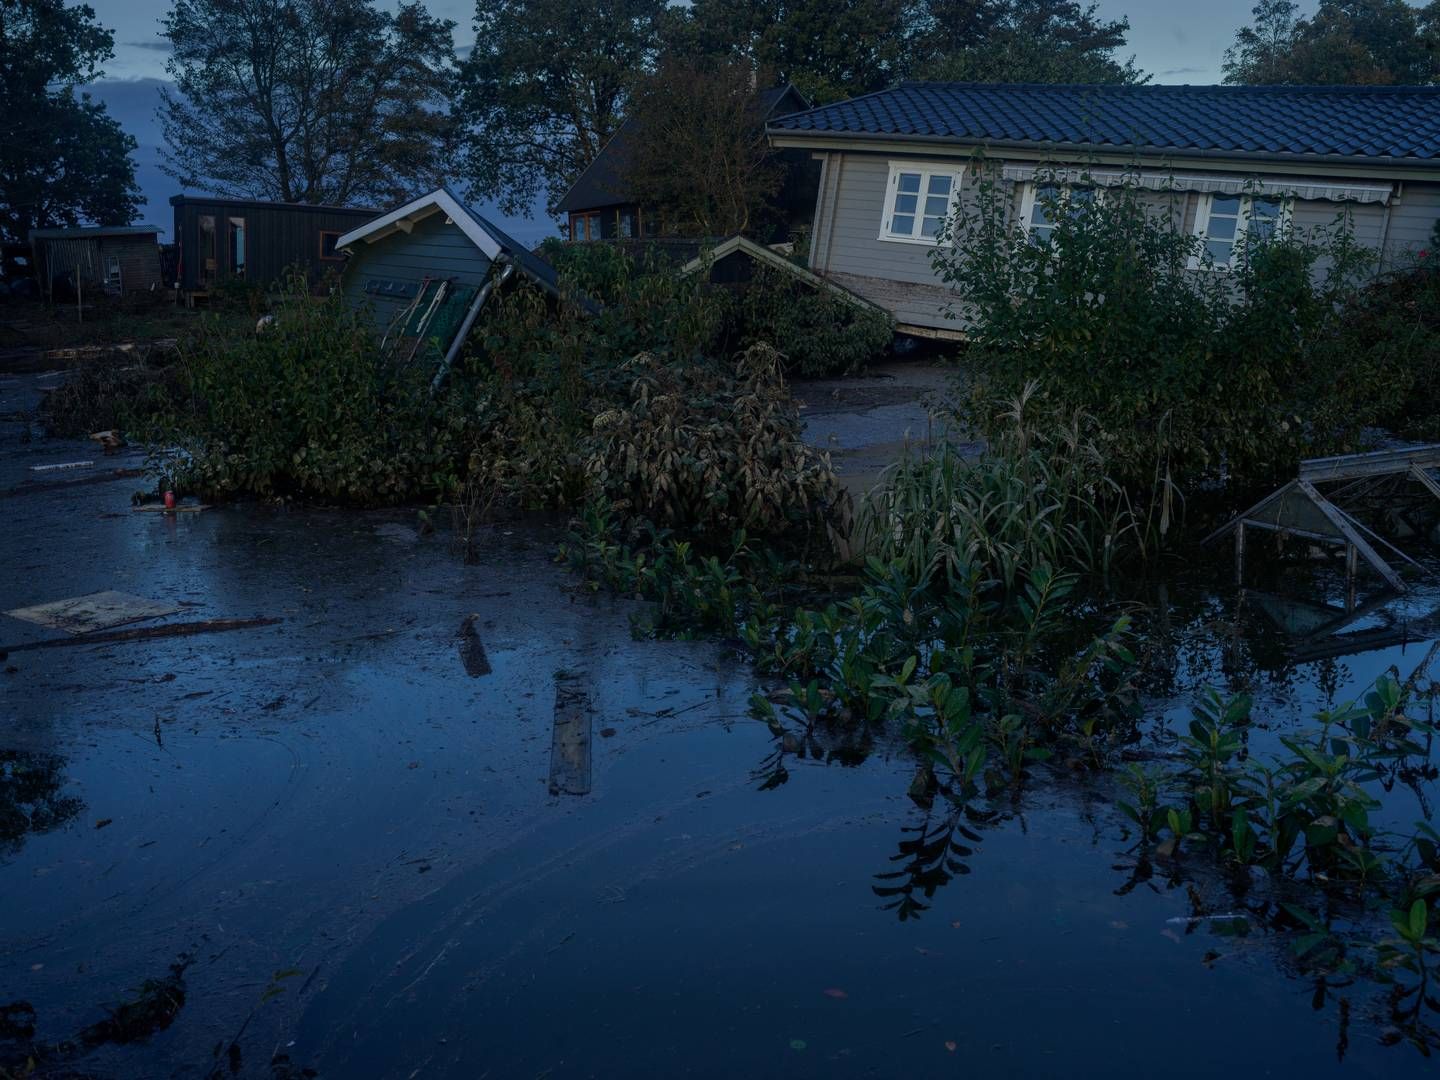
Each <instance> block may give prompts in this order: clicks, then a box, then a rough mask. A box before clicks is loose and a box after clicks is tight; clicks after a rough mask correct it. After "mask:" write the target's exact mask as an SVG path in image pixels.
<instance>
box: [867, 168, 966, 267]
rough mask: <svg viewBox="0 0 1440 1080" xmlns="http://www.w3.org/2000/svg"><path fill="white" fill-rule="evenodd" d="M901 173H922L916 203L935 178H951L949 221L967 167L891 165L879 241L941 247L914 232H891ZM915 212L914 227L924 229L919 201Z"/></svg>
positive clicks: (946, 211) (947, 207)
mask: <svg viewBox="0 0 1440 1080" xmlns="http://www.w3.org/2000/svg"><path fill="white" fill-rule="evenodd" d="M902 172H908V173H919V174H920V191H919V194H918V196H917V200H918V199H924V198H925V197H926V194H927V192H928V191H929V188H930V178H931V177H932V176H948V177H950V196H949V198H948V199H947V200H946V203H945V220H947V221H948V220H949V218H950V215H951V214H952V213H954V211H955V201H956V199H957V198H958V197H959V195H960V184H961V181H962V180H963V179H964V177H965V166H964V165H960V166H956V165H955V164H954V163H953V162H948V161H892V162H890V172H889V175H887V176H886V178H885V204H884V207H883V208H882V210H881V214H880V235H879V239H880V240H882V241H884V242H885V243H887V244H915V245H918V246H920V247H938V246H939V244H940V241H939V240H938V239H931V238H928V237H924V236H919V235H917V234H916V233H913V232H912V233H911V234H910V235H909V236H902V235H899V234H897V233H893V232H891V231H890V221H891V220H892V219H893V218H894V217H895V198H896V196H897V195H899V193H900V192H899V188H898V185H899V182H900V174H901V173H902ZM915 209H916V214H915V228H916V229H923V228H924V227H925V217H926V215H925V214H923V213H920V212H919V211H920V210H921V209H922V206H921V205H920V204H919V202H918V201H917V205H916V207H915ZM931 216H933V215H931Z"/></svg>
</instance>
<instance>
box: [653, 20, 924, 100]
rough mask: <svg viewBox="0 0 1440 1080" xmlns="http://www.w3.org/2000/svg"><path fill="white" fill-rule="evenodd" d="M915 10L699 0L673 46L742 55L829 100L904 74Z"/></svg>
mask: <svg viewBox="0 0 1440 1080" xmlns="http://www.w3.org/2000/svg"><path fill="white" fill-rule="evenodd" d="M913 12H914V9H913V8H912V7H911V6H910V4H909V0H845V2H843V3H835V2H834V0H695V3H693V4H692V5H691V6H690V8H689V11H688V12H684V13H680V15H679V17H678V18H676V19H675V20H674V21H673V22H672V24H671V27H670V34H669V39H670V40H669V47H670V48H671V49H673V50H675V51H677V52H680V53H682V54H689V55H697V54H699V55H709V56H729V57H738V58H742V59H744V60H746V61H748V62H749V63H750V64H751V66H752V67H753V68H754V69H755V70H756V71H757V72H760V73H762V74H763V76H764V78H765V79H766V81H773V82H776V83H786V82H790V83H794V84H795V86H796V88H797V89H798V90H799V91H800V92H801V93H802V94H804V95H805V96H806V97H807V98H809V99H810V100H811V101H814V102H816V103H823V102H827V101H835V100H838V99H840V98H847V97H854V96H856V95H858V94H866V93H869V92H870V91H872V90H879V89H881V88H883V87H885V86H888V85H890V84H891V83H893V82H894V81H895V80H896V79H898V78H901V77H903V76H904V74H905V72H906V69H907V63H908V59H909V56H908V52H907V39H908V33H907V31H908V29H909V26H910V22H911V18H912V16H913Z"/></svg>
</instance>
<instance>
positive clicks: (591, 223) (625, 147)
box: [555, 84, 820, 242]
mask: <svg viewBox="0 0 1440 1080" xmlns="http://www.w3.org/2000/svg"><path fill="white" fill-rule="evenodd" d="M808 108H810V103H809V102H808V101H806V100H805V98H804V97H803V96H802V95H801V94H800V92H799V91H798V90H796V89H795V88H794V87H793V86H790V85H788V84H787V85H785V86H777V87H773V88H771V89H769V90H761V91H759V92H758V94H757V95H756V116H757V120H758V122H759V123H760V124H761V125H762V126H763V125H764V124H766V123H768V122H769V121H771V120H775V119H778V118H779V117H782V116H789V115H791V114H792V113H797V112H803V111H805V110H806V109H808ZM644 137H645V133H644V132H643V131H642V130H641V129H640V127H639V125H638V124H637V123H636V122H635V120H634V119H633V118H631V119H629V120H626V121H625V122H624V123H623V124H621V125H620V128H619V130H617V131H616V132H615V134H614V136H613V137H612V138H611V139H610V141H609V142H608V143H606V144H605V147H604V149H602V150H601V151H600V153H599V155H598V156H597V157H596V158H595V160H594V161H592V162H591V163H590V164H589V166H588V167H587V168H586V169H585V171H584V172H582V173H581V174H580V175H579V176H578V177H577V178H576V180H575V183H574V184H572V185H571V187H570V190H569V191H567V192H566V193H565V197H564V198H562V199H561V200H560V203H559V205H557V206H556V207H555V210H556V212H557V213H559V214H564V215H565V224H566V228H567V232H568V235H569V237H570V239H571V240H620V241H627V240H628V241H633V240H637V239H659V238H668V237H671V236H673V235H674V230H673V229H672V228H671V227H670V226H669V224H668V223H667V222H665V221H662V220H661V219H660V216H659V215H658V214H657V213H655V211H654V209H653V208H651V207H646V206H641V205H640V204H639V202H638V201H637V200H636V198H635V196H634V195H633V194H632V193H631V191H630V184H629V183H628V181H627V179H626V174H627V172H628V171H629V168H630V159H631V155H632V153H633V148H634V147H635V146H636V145H637V143H638V142H639V140H641V139H643V138H644ZM774 160H775V161H777V162H778V163H779V164H780V165H781V167H782V168H783V169H784V180H783V183H782V185H781V189H780V191H779V192H778V193H777V194H776V197H775V200H774V206H773V207H772V209H773V211H774V213H773V214H772V215H770V216H771V217H772V218H773V223H772V228H771V229H770V230H769V231H770V233H771V235H767V236H762V237H759V239H761V240H763V241H767V242H769V241H780V240H785V239H786V238H787V236H788V234H789V233H790V232H791V231H792V230H793V229H794V228H796V227H797V226H800V225H804V224H807V223H808V222H809V220H810V217H811V216H812V215H813V214H814V212H815V193H816V190H817V188H818V187H819V177H820V171H819V167H818V166H817V165H816V164H815V163H814V162H813V161H811V160H810V155H809V154H808V153H805V152H803V151H801V152H798V153H797V152H794V151H775V152H774Z"/></svg>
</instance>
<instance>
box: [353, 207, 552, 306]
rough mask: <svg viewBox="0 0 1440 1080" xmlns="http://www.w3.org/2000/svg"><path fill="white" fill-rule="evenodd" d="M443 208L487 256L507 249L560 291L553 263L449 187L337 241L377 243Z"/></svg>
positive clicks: (549, 287)
mask: <svg viewBox="0 0 1440 1080" xmlns="http://www.w3.org/2000/svg"><path fill="white" fill-rule="evenodd" d="M442 211H443V212H444V213H445V215H446V216H447V217H449V218H450V219H451V220H452V221H454V222H455V224H456V226H457V227H458V228H459V229H460V231H461V232H463V233H464V234H465V235H466V236H467V237H469V239H470V242H471V243H473V244H474V245H475V246H476V247H477V248H479V249H480V250H481V251H482V252H484V254H485V257H486V258H487V259H490V260H492V261H493V260H494V259H495V258H496V257H497V256H498V255H499V254H500V253H501V252H502V251H503V252H504V253H505V255H506V256H507V257H508V258H509V259H510V261H511V262H512V263H514V264H515V267H516V269H518V270H520V271H521V272H522V273H524V274H525V275H526V276H527V277H529V278H531V279H532V280H533V281H534V282H535V283H536V284H537V285H539V286H541V287H542V288H544V289H545V290H547V291H548V292H551V293H555V294H556V295H559V292H560V284H559V278H558V276H557V275H556V273H555V268H554V267H553V266H551V265H550V264H549V263H548V262H546V261H545V260H544V259H542V258H540V256H538V255H536V254H535V253H534V252H532V251H530V249H529V248H527V247H525V245H524V244H522V243H520V242H519V241H518V240H516V239H514V238H513V237H511V236H510V235H509V234H508V233H506V232H505V231H504V230H503V229H501V228H500V227H499V226H498V225H496V224H495V223H494V222H492V221H491V220H490V219H489V218H487V217H485V216H484V215H483V214H480V213H478V212H477V211H475V210H472V209H471V208H470V207H469V206H467V205H466V204H465V201H464V200H463V199H461V198H460V196H459V195H457V194H456V193H455V192H453V191H452V190H450V188H449V187H439V188H436V189H435V190H434V191H432V192H430V193H428V194H426V195H421V196H420V197H419V198H418V199H412V200H411V201H410V202H408V203H406V204H405V205H404V206H400V207H397V208H396V209H394V210H391V211H390V212H389V213H386V214H380V215H379V216H377V217H376V218H374V219H373V220H371V221H367V222H366V223H365V224H364V225H361V226H360V227H358V228H355V229H351V230H350V231H349V232H347V233H346V234H345V235H344V236H341V237H339V238H338V239H337V240H336V241H335V246H336V247H337V248H348V247H352V246H353V245H355V244H357V243H359V242H360V241H361V240H368V241H370V242H371V243H374V242H375V241H376V240H379V239H381V238H382V237H384V236H388V235H389V234H390V233H392V232H396V231H400V230H403V231H408V229H406V228H405V227H404V225H403V223H406V222H410V223H413V222H415V221H419V220H421V219H423V218H425V217H428V216H429V215H430V214H433V213H437V212H442Z"/></svg>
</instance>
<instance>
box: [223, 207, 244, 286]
mask: <svg viewBox="0 0 1440 1080" xmlns="http://www.w3.org/2000/svg"><path fill="white" fill-rule="evenodd" d="M225 248H226V251H227V253H228V254H229V256H230V273H232V274H234V275H235V276H236V277H239V278H243V277H244V276H245V219H244V218H243V217H232V218H230V219H228V221H227V223H226V227H225Z"/></svg>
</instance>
